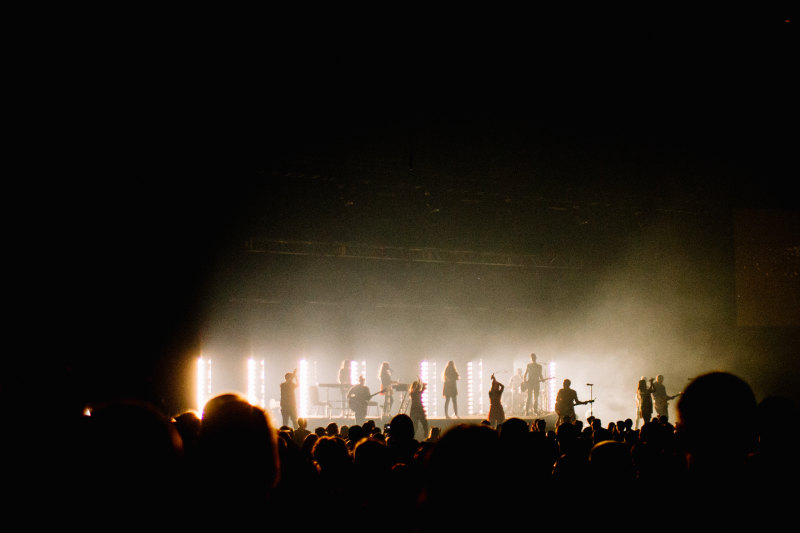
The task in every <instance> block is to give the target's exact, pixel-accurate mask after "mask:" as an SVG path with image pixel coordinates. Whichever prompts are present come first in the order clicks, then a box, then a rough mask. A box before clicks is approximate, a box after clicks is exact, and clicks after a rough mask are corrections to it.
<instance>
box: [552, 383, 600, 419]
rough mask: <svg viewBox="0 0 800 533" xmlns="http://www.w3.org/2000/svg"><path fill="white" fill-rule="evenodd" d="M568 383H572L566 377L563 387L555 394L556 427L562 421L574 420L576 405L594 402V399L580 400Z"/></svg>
mask: <svg viewBox="0 0 800 533" xmlns="http://www.w3.org/2000/svg"><path fill="white" fill-rule="evenodd" d="M570 385H572V382H571V381H570V380H568V379H565V380H564V387H563V388H562V389H560V390H559V391H558V394H557V395H556V414H557V415H558V420H557V421H556V427H558V426H560V425H561V424H562V423H570V424H571V423H573V422H575V406H576V405H585V404H587V403H592V402H594V400H586V401H585V402H582V401H580V400H579V399H578V393H577V391H575V390H574V389H571V388H569V386H570Z"/></svg>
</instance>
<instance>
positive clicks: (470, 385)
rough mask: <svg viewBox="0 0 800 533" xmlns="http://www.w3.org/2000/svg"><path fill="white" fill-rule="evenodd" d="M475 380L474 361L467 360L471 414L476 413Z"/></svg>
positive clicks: (468, 407)
mask: <svg viewBox="0 0 800 533" xmlns="http://www.w3.org/2000/svg"><path fill="white" fill-rule="evenodd" d="M473 381H474V376H473V371H472V361H469V362H467V413H468V414H470V415H472V414H475V403H474V401H473V400H474V397H473V394H472V387H473Z"/></svg>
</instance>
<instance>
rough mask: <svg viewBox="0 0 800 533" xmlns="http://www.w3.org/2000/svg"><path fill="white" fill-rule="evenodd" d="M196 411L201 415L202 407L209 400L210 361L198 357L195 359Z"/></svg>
mask: <svg viewBox="0 0 800 533" xmlns="http://www.w3.org/2000/svg"><path fill="white" fill-rule="evenodd" d="M196 395H197V397H196V402H197V411H198V412H199V413H201V416H202V413H203V407H204V406H205V405H206V402H207V401H208V400H209V399H210V398H211V360H210V359H205V358H203V357H202V356H200V357H199V358H198V359H197V384H196Z"/></svg>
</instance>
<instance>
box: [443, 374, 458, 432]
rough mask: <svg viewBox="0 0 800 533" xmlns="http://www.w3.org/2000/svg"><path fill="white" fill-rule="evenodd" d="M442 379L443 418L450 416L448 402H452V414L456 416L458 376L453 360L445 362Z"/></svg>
mask: <svg viewBox="0 0 800 533" xmlns="http://www.w3.org/2000/svg"><path fill="white" fill-rule="evenodd" d="M442 379H443V380H444V386H443V387H442V396H444V416H445V418H450V415H449V414H448V411H449V407H450V402H453V414H454V415H455V417H456V418H458V401H457V399H456V397H457V396H458V384H457V381H458V379H459V376H458V370H456V364H455V363H454V362H453V361H448V362H447V366H445V368H444V372H443V373H442Z"/></svg>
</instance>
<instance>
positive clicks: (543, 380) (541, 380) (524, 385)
mask: <svg viewBox="0 0 800 533" xmlns="http://www.w3.org/2000/svg"><path fill="white" fill-rule="evenodd" d="M555 378H556V377H555V376H550V377H549V378H542V379H540V380H539V383H543V382H545V381H550V380H551V379H555ZM519 390H521V391H522V392H525V391H526V390H528V382H527V381H523V382H522V384H521V385H520V386H519Z"/></svg>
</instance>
